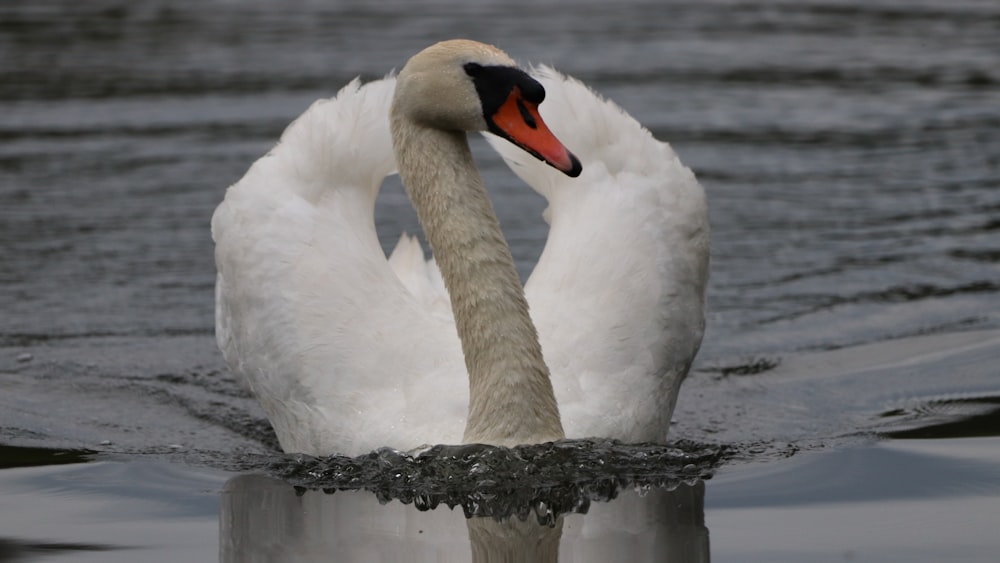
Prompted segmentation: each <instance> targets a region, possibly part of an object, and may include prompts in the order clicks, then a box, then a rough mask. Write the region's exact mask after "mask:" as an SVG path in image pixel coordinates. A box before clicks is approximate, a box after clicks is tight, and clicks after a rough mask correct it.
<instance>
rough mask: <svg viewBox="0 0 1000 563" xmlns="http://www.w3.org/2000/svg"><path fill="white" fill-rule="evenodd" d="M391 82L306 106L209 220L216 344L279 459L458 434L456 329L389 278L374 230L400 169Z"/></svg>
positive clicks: (400, 280)
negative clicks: (389, 179)
mask: <svg viewBox="0 0 1000 563" xmlns="http://www.w3.org/2000/svg"><path fill="white" fill-rule="evenodd" d="M393 87H394V79H392V78H391V77H390V78H386V79H383V80H379V81H375V82H371V83H368V84H365V85H361V84H360V83H359V82H358V81H357V80H355V81H354V82H352V83H350V84H349V85H347V86H346V87H345V88H343V89H342V90H341V91H340V92H339V93H338V94H337V96H336V97H334V98H331V99H328V100H320V101H318V102H316V103H314V104H313V105H312V106H311V107H310V108H309V109H308V110H307V111H306V112H305V113H304V114H303V115H302V116H300V117H299V118H298V119H296V120H295V121H294V122H293V123H292V124H291V125H289V127H288V128H287V129H286V130H285V132H284V134H283V135H282V137H281V140H280V142H279V143H278V145H277V146H276V147H274V149H273V150H271V151H270V152H269V153H268V154H267V155H265V156H264V157H262V158H261V159H259V160H258V161H257V162H255V163H254V164H253V165H252V166H251V168H250V170H249V171H248V172H247V173H246V175H245V176H244V177H243V178H242V179H241V180H240V181H239V182H237V183H236V184H234V185H233V186H232V187H230V188H229V190H228V191H227V193H226V197H225V200H224V201H223V202H222V203H221V204H220V205H219V207H218V208H217V209H216V211H215V214H214V216H213V218H212V234H213V238H214V240H215V244H216V251H215V256H216V265H217V268H218V277H217V284H216V296H217V304H216V334H217V340H218V344H219V348H220V349H221V350H222V353H223V355H224V357H225V359H226V362H227V363H228V364H229V366H230V368H231V369H232V371H233V372H235V373H237V374H238V375H240V376H241V377H242V378H243V379H244V381H245V382H246V383H247V385H248V386H249V388H250V389H251V390H252V391H253V393H254V394H255V395H256V396H257V397H258V399H259V400H260V402H261V405H262V406H263V408H264V410H265V412H266V413H267V415H268V418H269V419H270V420H271V423H272V425H273V426H274V428H275V431H276V433H277V435H278V438H279V440H280V442H281V445H282V448H283V449H284V450H286V451H290V452H291V451H297V452H305V453H312V454H317V455H325V454H329V453H333V452H340V453H348V454H357V453H361V452H365V451H369V450H371V449H372V448H375V447H379V446H398V447H412V446H414V445H417V444H420V443H422V442H420V441H419V440H420V439H421V438H420V437H423V439H426V437H427V436H435V437H439V438H440V439H442V440H445V441H452V442H458V441H459V440H460V439H461V435H462V431H463V429H464V419H465V415H466V409H467V405H468V389H467V382H466V376H465V370H464V363H463V360H462V354H461V348H460V346H459V342H458V337H457V335H456V333H455V328H454V322H453V321H452V320H451V318H450V316H449V315H447V314H445V315H442V314H440V312H439V311H437V310H436V309H435V308H434V307H429V306H428V305H427V303H428V300H427V299H424V298H422V297H421V294H420V292H419V291H420V288H419V287H417V288H416V289H413V288H414V287H416V286H414V283H413V282H412V280H409V281H410V283H407V278H406V276H402V277H401V276H400V275H397V273H396V272H397V271H399V268H396V269H395V270H394V267H393V266H390V263H389V262H388V261H387V260H386V257H385V254H384V253H383V252H382V250H381V247H380V245H379V242H378V238H377V236H376V232H375V225H374V220H373V215H374V205H375V197H376V195H377V193H378V189H379V187H380V185H381V183H382V180H383V178H384V177H385V176H386V175H388V174H390V173H392V172H394V169H395V161H394V158H393V154H392V142H391V138H390V133H389V124H388V114H389V106H390V104H391V100H392V92H393ZM401 244H402V243H401ZM418 248H419V245H418ZM410 250H411V252H410V254H411V257H412V246H411V247H410ZM405 254H406V253H402V254H400V256H399V257H398V259H397V260H396V261H397V262H400V261H401V259H402V257H403V256H404V255H405ZM422 258H423V257H422V255H421V256H420V259H421V261H422ZM414 263H415V262H414ZM426 267H427V266H426V265H425V266H424V268H425V269H426ZM410 278H413V279H417V278H416V276H415V275H411V276H410ZM425 278H426V279H427V280H428V281H426V285H428V286H429V285H430V280H431V279H432V278H430V277H429V276H427V275H425ZM408 287H410V288H411V289H408ZM427 424H434V425H436V427H434V428H428V427H427Z"/></svg>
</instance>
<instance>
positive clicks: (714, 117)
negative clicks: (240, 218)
mask: <svg viewBox="0 0 1000 563" xmlns="http://www.w3.org/2000/svg"><path fill="white" fill-rule="evenodd" d="M609 6H610V5H609V4H607V3H606V2H574V3H572V4H570V3H567V2H558V1H548V2H530V3H529V2H489V3H486V2H483V3H460V2H448V1H442V2H434V3H426V4H423V5H421V6H420V7H419V9H418V8H417V7H416V6H415V5H414V4H412V3H405V2H387V3H378V4H376V3H370V2H318V1H308V0H303V1H301V2H297V3H295V4H294V5H293V6H289V5H287V4H281V5H278V4H277V3H275V4H269V3H265V2H254V3H231V2H224V1H221V0H218V1H209V2H183V1H182V2H176V1H174V2H155V1H149V2H143V3H121V2H110V1H105V2H102V1H98V2H87V3H74V2H50V1H44V0H43V1H35V2H30V3H28V2H24V3H9V4H8V5H4V6H2V7H0V68H3V69H4V79H3V80H2V81H0V109H2V111H0V249H2V250H0V310H2V311H3V314H2V315H0V384H2V388H3V390H4V391H3V393H2V394H0V444H4V449H3V451H2V452H0V465H2V466H3V467H5V469H3V470H2V471H0V536H2V538H3V539H2V541H0V560H4V559H7V560H17V559H18V558H25V559H28V558H35V559H36V560H49V559H51V560H53V561H58V560H68V559H72V560H74V561H76V560H93V561H134V560H143V561H156V560H163V561H175V560H212V559H215V558H218V557H221V558H222V559H223V560H233V561H239V560H252V559H251V558H252V557H255V556H256V557H260V558H261V560H267V558H268V557H272V558H273V559H279V560H280V559H281V558H282V557H283V558H284V560H292V558H293V556H295V557H299V558H300V560H309V559H308V558H309V557H313V558H314V559H315V558H321V557H323V555H324V554H325V555H326V557H327V558H329V554H330V552H331V550H334V551H335V552H336V553H337V554H338V555H339V556H340V558H342V559H345V560H350V558H351V557H356V558H358V559H357V560H372V559H373V558H374V555H372V554H373V553H375V551H372V550H377V549H380V548H379V547H378V546H385V549H386V550H388V551H385V552H383V554H384V555H385V557H390V555H391V554H392V553H395V554H397V555H399V554H405V555H407V556H408V559H410V560H427V561H437V560H456V559H468V557H469V553H470V550H476V549H486V547H490V548H494V549H498V550H500V551H501V552H502V551H503V549H505V548H504V547H503V546H502V545H495V544H498V543H500V544H502V543H503V542H499V541H498V540H497V539H496V538H508V539H509V538H511V537H513V538H520V539H521V540H523V539H524V538H525V537H531V538H533V540H532V541H534V542H536V543H537V545H539V546H542V547H543V548H545V549H549V548H551V546H552V545H553V542H558V541H560V538H561V544H560V546H559V550H560V554H561V557H562V558H563V560H565V561H570V560H572V561H584V560H588V559H587V557H591V558H592V559H591V560H614V559H615V558H616V557H620V556H621V557H626V558H631V559H633V560H641V559H642V558H643V557H645V558H647V559H651V558H654V557H664V558H665V557H668V556H669V557H673V558H674V560H707V559H708V557H709V554H710V555H711V558H713V559H715V560H716V561H828V560H840V559H846V560H859V561H884V560H900V559H904V558H905V559H907V560H912V561H991V560H993V558H994V557H995V553H996V550H997V548H998V547H1000V540H997V538H996V533H995V532H996V525H995V522H997V521H998V520H1000V498H998V497H1000V477H997V476H998V475H1000V455H998V454H997V452H998V451H1000V438H998V436H1000V406H998V404H1000V374H998V372H997V368H996V365H998V363H997V360H1000V333H998V332H997V331H998V329H1000V322H998V321H1000V313H998V311H1000V310H998V307H997V303H998V300H997V294H998V293H1000V236H998V232H1000V221H998V219H997V217H998V216H1000V190H998V189H997V188H998V187H1000V70H998V69H1000V34H998V33H997V29H1000V6H997V5H996V3H995V2H992V1H988V0H983V1H966V0H959V1H945V0H938V1H931V0H924V1H919V0H917V1H901V0H900V1H890V0H878V1H874V2H862V1H860V0H845V1H841V2H829V1H827V2H818V1H803V2H795V3H782V2H753V1H747V2H736V1H721V0H718V1H708V2H688V3H683V2H669V3H652V2H641V1H638V0H628V1H624V2H619V3H616V4H615V5H614V7H613V8H610V7H609ZM455 36H468V37H474V38H476V39H480V40H483V41H488V42H493V43H496V44H497V45H499V46H501V47H502V48H504V49H505V50H507V51H508V52H509V53H511V54H512V55H513V56H514V57H515V58H517V59H519V60H522V61H533V62H543V63H548V64H552V65H554V66H555V67H557V68H559V69H561V70H562V71H564V72H567V73H570V74H573V75H575V76H577V77H579V78H581V79H583V80H584V81H586V82H587V83H589V84H590V85H592V86H593V87H594V88H596V89H597V90H598V91H600V92H601V93H603V94H604V95H606V96H608V97H610V98H612V99H614V100H615V101H616V102H618V103H619V104H621V105H622V106H623V107H625V108H626V109H627V110H628V111H629V112H631V113H632V114H633V115H634V116H635V117H636V118H637V119H639V120H640V121H642V122H643V123H644V124H646V125H647V126H648V127H649V128H650V129H651V130H652V131H653V132H654V134H656V135H657V136H658V137H659V138H662V139H665V140H668V141H670V142H671V143H672V145H673V146H674V148H675V150H676V151H677V152H678V154H679V155H680V157H681V158H682V160H683V161H684V162H685V163H687V164H688V165H689V166H691V167H692V168H693V169H694V170H695V172H696V173H697V174H698V176H699V178H700V179H701V181H702V183H703V184H704V186H705V188H706V190H707V192H708V196H709V202H710V206H711V214H712V215H711V219H712V226H713V241H712V244H713V264H712V279H711V285H710V287H709V306H710V312H709V319H708V321H709V322H708V333H707V335H706V338H705V343H704V346H703V348H702V352H701V354H700V355H699V357H698V360H697V362H696V365H695V370H694V372H693V373H692V375H691V377H690V378H689V380H688V382H686V383H685V387H684V389H683V391H682V396H681V398H680V401H679V404H678V408H677V412H676V415H675V419H676V424H675V426H674V429H673V430H672V436H673V437H674V438H675V439H678V440H679V439H684V440H686V441H687V442H682V443H678V444H673V446H676V447H678V448H679V449H680V451H681V452H682V453H683V452H688V453H690V452H696V451H700V450H699V448H723V450H721V451H723V452H724V455H723V456H722V458H720V459H717V460H706V459H701V458H699V459H695V460H693V461H694V463H678V464H671V463H670V462H669V461H668V460H665V458H663V457H660V458H657V460H658V461H656V462H655V463H651V464H650V467H647V468H646V469H647V470H648V471H649V472H651V473H652V474H653V475H654V476H656V477H657V478H659V479H660V482H658V484H662V485H667V486H665V487H659V486H651V487H639V488H640V490H643V491H645V492H646V494H645V496H640V495H639V494H637V493H634V491H635V484H636V483H637V482H638V483H640V484H641V482H642V479H644V478H651V477H650V475H649V474H647V473H642V472H639V473H634V474H629V475H628V479H621V480H615V479H611V480H610V481H609V480H607V479H605V480H604V481H602V474H601V473H600V471H598V472H597V474H596V475H593V474H591V475H590V477H588V478H587V479H583V478H581V480H580V482H579V483H577V485H579V486H578V487H577V488H575V489H572V490H570V491H568V492H567V491H562V492H563V493H566V494H568V495H569V496H563V497H560V498H562V500H563V501H566V502H569V500H572V499H577V500H579V499H580V498H582V497H580V496H579V495H580V494H583V496H584V497H586V498H587V499H588V500H586V501H583V502H589V505H588V507H589V512H588V515H586V516H582V515H578V514H577V515H572V514H571V515H568V516H566V517H565V518H564V519H563V520H562V523H561V524H560V526H561V527H557V528H550V527H548V526H536V527H535V528H531V527H527V528H524V527H522V528H518V527H517V525H511V526H508V527H507V528H501V529H499V530H496V529H491V528H490V526H492V524H490V522H493V521H492V520H489V519H485V520H483V519H479V520H473V521H471V522H472V524H471V525H467V524H466V522H465V519H464V517H463V515H462V510H461V508H459V507H458V506H456V508H455V510H448V509H447V508H438V509H436V510H432V511H428V512H419V511H417V509H416V508H415V507H414V505H413V504H412V503H411V504H402V503H400V502H399V501H398V500H393V501H391V502H389V503H388V504H386V505H385V506H383V505H382V504H380V503H379V500H380V499H379V498H378V497H376V495H374V494H371V493H360V492H354V493H351V492H347V491H340V492H338V493H335V494H333V495H325V494H323V492H322V490H320V489H323V488H324V487H325V486H327V485H332V484H336V485H345V483H344V482H342V481H338V480H337V479H339V478H341V477H343V475H342V474H336V472H333V473H326V472H324V471H325V469H323V468H322V467H317V466H315V465H310V464H311V463H314V462H313V461H310V460H303V459H296V458H286V457H283V456H280V455H277V454H276V453H275V450H274V446H275V444H274V441H273V436H271V434H270V433H269V431H268V428H267V424H266V422H265V421H264V420H263V417H262V414H261V412H260V410H259V408H258V407H257V406H256V405H255V403H254V401H253V400H252V399H251V398H249V397H248V396H246V394H245V393H244V392H243V391H242V390H241V389H240V388H239V386H238V385H236V384H235V382H233V381H232V380H231V378H230V377H229V375H228V374H227V372H226V371H225V368H224V366H223V364H222V361H221V358H220V356H219V354H218V352H217V351H216V350H215V348H214V342H213V337H212V325H213V294H212V286H213V283H214V264H213V258H212V245H211V239H210V237H209V233H208V221H209V218H210V216H211V212H212V210H213V209H214V206H215V205H217V203H218V202H219V201H220V200H221V199H222V196H223V192H224V190H225V188H226V187H227V186H228V185H229V184H231V183H232V182H234V181H235V180H237V179H238V178H239V177H240V176H241V175H242V173H243V172H244V171H245V170H246V168H247V167H248V166H249V164H250V163H251V162H252V161H253V160H255V159H256V158H257V157H259V156H260V155H261V154H263V153H264V152H265V151H266V150H267V149H268V148H269V147H270V146H271V145H272V144H273V143H274V142H275V140H276V139H277V137H278V135H279V134H280V132H281V130H282V129H283V128H284V126H285V125H286V124H287V123H288V122H289V121H290V120H291V119H293V118H294V117H295V116H296V115H298V114H299V113H300V112H301V111H302V110H304V109H305V108H306V107H307V106H308V104H309V103H310V102H311V101H312V100H314V99H316V98H319V97H324V96H329V95H331V94H332V93H333V92H335V91H336V89H337V88H339V87H340V86H341V85H342V84H343V83H345V82H346V81H347V80H349V79H350V78H352V77H354V76H356V75H361V76H363V77H367V78H373V77H378V76H381V75H382V74H384V73H385V72H387V71H389V70H390V69H392V68H399V67H400V66H401V65H402V63H403V62H404V61H405V60H406V58H407V57H408V56H409V55H410V54H412V53H414V52H416V51H417V50H419V49H420V48H422V47H424V46H426V45H427V44H429V43H431V42H433V41H435V40H438V39H442V38H448V37H455ZM474 148H475V150H476V153H477V158H478V159H479V161H480V165H481V168H482V170H483V173H484V176H485V179H486V182H487V184H488V186H489V187H490V190H491V193H492V195H493V198H494V201H495V203H496V206H497V210H498V213H499V215H500V219H501V222H502V224H503V226H504V229H505V232H506V234H507V236H508V239H509V241H510V244H511V247H512V251H513V253H514V256H515V259H516V261H517V263H518V267H519V269H520V271H521V272H522V274H524V275H526V274H527V273H528V272H529V271H530V269H531V267H532V265H533V263H534V261H535V260H536V259H537V257H538V254H539V253H540V251H541V247H542V244H543V243H544V239H545V234H546V233H545V228H544V224H543V223H542V222H541V220H540V217H539V216H540V213H541V210H542V208H543V206H544V204H543V202H542V201H541V200H540V199H539V198H538V197H537V196H535V195H534V194H533V193H532V192H531V191H530V190H528V189H526V188H524V187H523V186H521V185H520V184H519V183H518V180H517V179H516V178H515V177H514V176H513V175H512V174H510V173H509V172H508V171H506V169H505V167H504V166H503V164H502V163H501V162H499V159H497V158H496V157H494V156H492V155H491V154H490V153H489V151H488V149H487V148H486V147H485V146H484V145H483V144H482V143H477V144H476V146H475V147H474ZM377 223H378V226H379V230H380V235H381V237H382V241H383V245H384V246H385V247H386V248H391V246H392V245H393V244H394V243H395V240H396V238H397V237H398V233H399V231H400V230H403V229H405V230H408V231H410V232H415V231H417V230H418V229H417V224H416V219H415V217H414V215H413V212H412V211H411V210H410V209H409V204H408V202H407V201H406V199H405V196H404V195H403V194H402V192H401V190H399V187H398V184H395V183H393V182H389V183H388V185H387V187H386V189H385V190H384V191H383V193H382V195H380V199H379V205H378V217H377ZM649 448H651V447H650V446H643V447H625V446H614V447H611V449H610V450H609V451H606V452H604V453H601V454H600V455H598V456H597V457H598V458H600V459H604V460H605V462H607V460H608V459H612V458H614V456H616V455H620V454H623V453H625V454H635V455H647V454H650V452H655V451H660V450H656V449H655V448H653V449H649ZM584 450H586V447H585V448H584ZM608 456H610V458H609V457H608ZM383 461H384V460H383ZM620 461H621V460H620V459H617V461H616V460H615V459H612V462H613V463H612V464H611V468H609V469H608V474H607V475H613V474H616V473H615V471H614V470H613V469H614V468H616V467H618V466H617V465H615V464H616V463H618V462H620ZM435 463H444V462H443V461H440V460H438V461H437V462H435ZM582 463H583V467H587V468H590V469H593V467H594V465H593V464H595V463H599V460H594V459H592V458H587V459H586V460H584V461H583V462H582ZM405 465H406V463H405V462H404V461H401V460H399V459H396V460H395V461H390V462H386V463H385V464H384V467H383V469H384V470H386V471H388V473H383V474H380V475H382V476H385V475H387V474H388V475H391V474H392V471H394V470H398V469H401V467H403V466H405ZM431 465H432V467H433V466H434V463H432V464H431ZM690 466H693V467H690ZM685 468H686V470H687V471H688V472H690V471H696V472H697V473H698V474H699V475H702V474H703V475H705V476H707V475H709V474H713V475H714V476H713V477H712V478H711V479H709V480H707V481H705V482H704V484H695V485H694V486H691V485H689V484H685V483H684V481H685V477H686V476H688V475H687V474H686V473H685ZM299 470H304V471H306V473H307V474H309V475H311V477H310V478H309V480H305V481H303V480H302V477H301V474H300V473H297V471H299ZM310 471H312V473H309V472H310ZM467 472H468V471H467V470H466V473H467ZM566 472H567V473H565V475H575V474H576V473H574V472H573V471H571V470H570V469H566ZM459 474H462V473H461V472H459ZM499 474H500V473H497V475H499ZM253 475H256V476H253ZM262 475H267V476H269V477H264V476H262ZM607 475H605V476H604V477H606V476H607ZM275 478H281V479H284V480H283V481H282V480H279V481H274V479H275ZM418 478H419V479H426V478H427V476H426V475H424V476H418ZM289 482H291V483H295V484H300V485H306V486H310V487H316V489H317V490H309V491H308V492H305V493H304V494H303V495H302V496H297V495H296V491H295V489H294V488H292V485H291V484H289ZM421 482H425V481H421ZM426 482H430V481H426ZM602 482H603V483H605V486H604V488H601V486H598V485H600V484H601V483H602ZM502 483H503V480H502V479H501V484H502ZM480 484H481V483H480ZM674 486H676V487H677V488H676V489H673V490H669V489H671V488H672V487H674ZM326 488H328V487H326ZM515 489H516V487H515ZM456 490H458V491H459V494H460V496H461V493H462V491H466V490H465V489H456ZM581 491H582V493H581ZM452 492H454V491H452ZM466 492H467V491H466ZM521 492H523V491H521ZM542 492H543V493H546V491H545V490H543V491H542ZM517 493H518V491H514V493H511V494H513V495H514V496H513V497H511V496H504V495H499V497H500V498H506V499H507V500H510V499H511V498H515V499H516V498H518V497H516V494H517ZM546 494H547V493H546ZM612 494H613V495H615V496H616V497H617V498H616V500H613V501H611V502H606V499H607V497H608V496H611V495H612ZM574 495H575V496H574ZM602 495H603V497H602ZM389 496H390V497H391V496H392V495H389ZM392 498H397V499H398V497H392ZM463 498H464V497H463ZM647 499H649V500H647ZM381 500H383V501H384V500H386V498H384V497H383V498H382V499H381ZM538 500H539V499H537V498H534V499H529V501H530V502H535V503H536V504H535V505H534V506H535V508H537V501H538ZM418 502H424V501H423V500H420V501H418ZM574 502H575V501H574ZM571 504H572V503H571ZM560 506H562V505H560ZM462 508H465V507H464V506H463V507H462ZM535 508H532V510H535ZM533 514H534V513H533ZM262 515H263V516H262ZM529 522H530V520H529ZM553 530H556V531H558V534H556V535H553V534H555V532H554V531H553ZM526 534H527V536H526ZM515 543H516V542H515ZM522 543H523V541H522ZM483 546H486V547H483ZM545 546H548V547H545ZM366 550H367V551H366ZM392 550H396V551H392ZM476 553H479V552H478V551H477V552H476ZM253 554H257V555H253ZM277 554H281V555H280V556H279V555H277ZM550 555H551V553H550Z"/></svg>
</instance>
